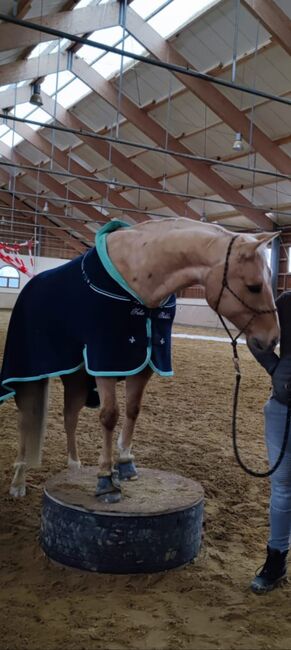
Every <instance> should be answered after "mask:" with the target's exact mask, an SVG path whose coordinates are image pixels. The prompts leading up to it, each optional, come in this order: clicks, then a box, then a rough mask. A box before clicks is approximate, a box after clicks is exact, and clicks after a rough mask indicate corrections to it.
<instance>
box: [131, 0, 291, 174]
mask: <svg viewBox="0 0 291 650" xmlns="http://www.w3.org/2000/svg"><path fill="white" fill-rule="evenodd" d="M264 1H265V0H264ZM127 29H128V31H129V32H130V33H131V34H132V35H133V36H134V37H135V38H136V39H137V40H138V41H139V42H140V43H142V45H143V46H144V47H146V49H147V50H148V51H149V52H151V54H153V55H154V56H155V57H157V58H158V59H160V60H163V61H168V62H169V63H173V64H176V65H181V66H184V67H187V68H192V69H193V70H195V68H194V66H193V65H192V64H190V63H189V61H188V60H187V59H185V57H183V56H182V55H181V54H179V52H177V51H176V50H175V49H174V48H173V47H172V46H171V45H170V44H169V43H167V41H165V40H164V39H163V38H162V37H161V36H160V35H159V34H158V33H157V32H156V31H155V30H154V29H153V28H152V27H151V26H150V25H149V24H148V23H145V22H144V21H143V20H142V19H141V18H140V16H138V14H137V13H136V12H135V11H133V9H131V8H130V7H128V10H127ZM174 74H175V76H176V77H177V78H178V79H179V81H180V82H181V83H182V84H183V85H184V86H185V87H186V88H188V89H189V90H190V91H191V92H193V93H194V94H195V95H196V96H197V97H199V99H200V100H201V101H203V102H204V104H205V105H206V106H208V107H209V108H210V109H211V110H212V111H213V112H214V113H216V115H218V116H219V117H220V118H221V119H222V120H223V122H225V124H227V125H228V126H230V127H231V128H232V129H233V130H234V131H235V132H240V133H241V134H242V137H243V138H244V139H245V140H246V142H248V140H249V134H250V130H251V129H252V131H251V132H252V145H253V147H254V148H255V149H256V151H258V152H259V153H260V154H261V155H262V156H263V157H264V158H265V160H267V161H268V162H269V163H271V165H273V166H274V167H276V168H277V169H279V170H280V171H281V172H282V173H284V174H289V172H290V164H291V160H290V157H289V156H288V155H287V154H286V153H285V152H284V151H282V150H281V149H279V147H277V145H276V144H275V143H274V142H272V140H270V138H268V136H267V135H266V134H265V133H264V132H263V131H261V129H259V128H258V127H257V126H256V125H255V124H253V125H252V124H251V121H250V120H249V118H248V117H247V116H246V115H244V113H243V112H242V111H240V110H239V109H238V108H237V107H236V106H235V105H234V104H233V103H232V102H231V101H230V100H229V99H228V98H227V97H226V96H225V95H224V94H223V93H222V92H221V91H220V90H218V89H217V88H216V87H215V86H214V85H213V84H211V83H209V82H207V81H204V80H202V79H198V78H195V77H190V76H186V75H183V74H181V73H174Z"/></svg>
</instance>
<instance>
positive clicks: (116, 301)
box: [0, 220, 176, 401]
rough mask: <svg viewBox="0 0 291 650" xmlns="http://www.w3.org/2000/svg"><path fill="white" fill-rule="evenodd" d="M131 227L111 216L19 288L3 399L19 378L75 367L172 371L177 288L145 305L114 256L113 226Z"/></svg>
mask: <svg viewBox="0 0 291 650" xmlns="http://www.w3.org/2000/svg"><path fill="white" fill-rule="evenodd" d="M121 227H128V224H125V223H124V222H121V221H117V220H116V221H111V222H109V223H108V224H106V225H105V226H104V227H103V228H101V230H99V231H98V233H97V235H96V246H95V247H94V248H91V249H89V250H88V251H87V252H86V253H85V254H84V255H81V256H79V257H77V258H76V259H74V260H72V261H70V262H68V263H66V264H64V265H62V266H60V267H58V268H56V269H52V270H49V271H44V272H43V273H39V274H38V275H36V276H35V277H34V278H32V279H31V280H30V281H29V282H28V283H27V284H26V285H25V287H24V288H23V290H22V291H21V293H20V294H19V296H18V299H17V301H16V304H15V307H14V309H13V312H12V315H11V319H10V324H9V328H8V333H7V340H6V346H5V351H4V359H3V365H2V370H1V375H0V401H1V400H5V399H8V398H9V397H12V396H13V395H15V393H16V391H17V384H18V382H23V381H35V380H39V379H43V378H45V377H52V376H60V375H64V374H69V373H73V372H76V371H77V370H78V369H79V368H81V367H85V369H86V372H87V373H88V375H89V376H91V377H92V378H93V377H94V376H116V377H126V376H128V375H134V374H137V373H138V372H140V371H141V370H143V368H145V367H146V366H147V365H149V366H150V367H151V368H152V369H153V370H154V371H155V372H157V373H158V374H159V375H172V374H173V372H172V368H171V329H172V323H173V319H174V315H175V308H176V300H175V296H174V295H172V296H169V297H168V299H167V300H166V301H165V302H164V303H163V304H162V305H161V306H160V307H158V308H155V309H149V308H147V307H146V306H145V305H144V304H143V302H142V300H141V299H140V298H139V297H138V295H136V294H135V292H134V291H133V290H132V289H131V288H130V287H129V286H128V285H127V283H126V282H125V280H124V278H123V277H122V276H121V275H120V273H119V272H118V271H117V269H116V268H115V267H114V265H113V264H112V262H111V260H110V258H109V256H108V253H107V246H106V237H107V234H108V233H109V232H111V231H112V230H116V229H118V228H121Z"/></svg>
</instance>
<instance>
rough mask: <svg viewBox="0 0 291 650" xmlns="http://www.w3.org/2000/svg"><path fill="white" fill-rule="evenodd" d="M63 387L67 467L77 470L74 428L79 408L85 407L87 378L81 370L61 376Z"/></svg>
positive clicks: (78, 464) (77, 459)
mask: <svg viewBox="0 0 291 650" xmlns="http://www.w3.org/2000/svg"><path fill="white" fill-rule="evenodd" d="M61 379H62V382H63V385H64V425H65V431H66V435H67V449H68V465H69V467H72V468H76V469H79V467H80V466H81V461H80V458H79V454H78V446H77V440H76V428H77V424H78V419H79V413H80V410H81V408H83V406H85V404H86V400H87V395H88V377H87V374H86V371H85V370H84V369H83V368H81V369H80V370H77V372H74V373H72V374H70V375H62V377H61Z"/></svg>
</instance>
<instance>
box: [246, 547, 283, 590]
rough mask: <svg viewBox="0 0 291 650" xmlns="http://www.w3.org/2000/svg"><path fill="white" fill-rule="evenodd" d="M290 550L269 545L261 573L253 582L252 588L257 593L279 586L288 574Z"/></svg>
mask: <svg viewBox="0 0 291 650" xmlns="http://www.w3.org/2000/svg"><path fill="white" fill-rule="evenodd" d="M287 554H288V551H283V552H281V551H278V550H277V549H276V548H270V546H267V559H266V562H265V564H264V566H263V568H262V569H261V571H260V573H258V575H256V577H255V578H254V579H253V581H252V583H251V589H252V591H253V592H254V593H255V594H263V593H266V592H267V591H271V590H272V589H274V588H275V587H277V586H278V585H279V584H280V582H283V580H285V578H286V576H287V566H286V560H287Z"/></svg>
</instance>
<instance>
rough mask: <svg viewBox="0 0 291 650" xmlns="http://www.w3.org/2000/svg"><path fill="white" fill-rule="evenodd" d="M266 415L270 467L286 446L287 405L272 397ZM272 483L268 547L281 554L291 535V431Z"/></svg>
mask: <svg viewBox="0 0 291 650" xmlns="http://www.w3.org/2000/svg"><path fill="white" fill-rule="evenodd" d="M264 414H265V438H266V445H267V450H268V456H269V463H270V466H273V465H274V463H275V462H276V460H277V458H278V456H279V453H280V449H281V447H282V441H283V437H284V431H285V423H286V414H287V406H285V405H284V404H281V403H280V402H277V400H276V399H274V398H271V399H269V400H268V402H267V403H266V404H265V408H264ZM290 429H291V426H290ZM270 480H271V499H270V537H269V540H268V544H269V546H270V547H271V548H276V549H278V550H279V551H287V550H288V549H289V540H290V536H291V431H289V439H288V444H287V448H286V451H285V456H284V458H283V460H282V462H281V464H280V465H279V467H278V469H277V470H276V471H275V472H274V474H272V476H271V477H270Z"/></svg>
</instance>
